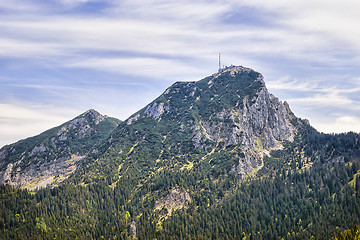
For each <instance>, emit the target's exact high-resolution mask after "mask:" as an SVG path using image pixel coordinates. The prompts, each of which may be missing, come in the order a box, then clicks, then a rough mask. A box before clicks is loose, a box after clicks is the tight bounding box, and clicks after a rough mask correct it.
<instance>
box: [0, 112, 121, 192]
mask: <svg viewBox="0 0 360 240" xmlns="http://www.w3.org/2000/svg"><path fill="white" fill-rule="evenodd" d="M119 123H120V121H119V120H117V119H114V118H109V117H104V116H103V115H101V114H100V113H99V112H97V111H95V110H94V109H90V110H88V111H86V112H85V113H83V114H81V115H79V116H78V117H76V118H74V119H73V120H71V121H69V122H67V123H64V124H62V125H61V126H58V127H55V128H53V129H50V130H48V131H46V132H44V133H42V134H40V135H37V136H35V137H31V138H28V139H25V140H21V141H19V142H17V143H14V144H11V145H9V146H5V147H3V148H2V149H0V184H1V183H8V184H11V185H15V186H18V187H23V188H28V189H32V190H35V189H39V188H43V187H46V186H53V185H57V184H59V183H61V182H62V181H63V180H65V179H66V178H68V177H69V176H70V175H71V174H72V173H73V172H74V171H75V170H76V169H77V166H78V162H79V161H80V160H82V159H83V158H84V157H85V156H86V155H87V154H88V153H89V152H90V151H93V150H94V149H95V147H96V144H98V142H99V141H101V140H104V139H106V138H107V137H108V136H109V134H110V132H111V131H112V130H114V129H115V128H116V127H117V126H118V124H119ZM95 150H96V149H95Z"/></svg>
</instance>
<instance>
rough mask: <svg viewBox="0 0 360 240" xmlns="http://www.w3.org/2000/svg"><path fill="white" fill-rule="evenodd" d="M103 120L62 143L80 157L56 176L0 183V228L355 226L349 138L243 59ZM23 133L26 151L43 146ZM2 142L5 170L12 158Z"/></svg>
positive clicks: (230, 234)
mask: <svg viewBox="0 0 360 240" xmlns="http://www.w3.org/2000/svg"><path fill="white" fill-rule="evenodd" d="M73 121H74V120H73ZM104 121H105V120H103V121H102V122H104ZM75 122H77V120H76V121H75ZM68 124H69V123H68ZM89 125H90V126H91V127H92V128H95V127H96V126H98V125H99V124H98V125H96V124H95V126H93V125H91V124H89ZM115 125H117V124H115ZM65 126H68V125H66V124H65ZM69 126H70V125H69ZM70 128H71V127H70ZM82 128H83V127H80V128H77V129H78V130H76V131H75V132H80V129H82ZM61 129H62V128H61V127H60V128H57V129H56V130H54V131H52V134H48V135H51V136H52V137H54V136H57V138H58V141H60V138H62V139H63V137H61V136H62V133H63V131H61ZM65 129H69V128H66V127H65ZM71 129H72V128H71ZM108 129H109V131H108V132H107V133H106V134H101V137H99V138H97V140H96V141H93V142H92V141H89V140H87V141H86V146H84V145H82V146H83V148H81V149H83V151H80V150H78V148H76V149H74V146H77V144H75V143H70V142H69V145H68V148H66V149H70V148H71V149H72V150H71V151H70V150H69V151H68V152H65V153H68V154H69V153H70V152H71V154H75V155H76V156H84V155H86V156H85V157H84V158H83V159H82V160H81V161H78V162H79V164H76V171H74V172H72V173H69V174H68V175H67V179H64V180H63V181H62V182H61V184H60V182H54V184H52V188H50V187H47V188H43V189H40V190H38V191H37V192H36V193H29V192H28V191H27V190H21V189H18V188H14V187H11V186H9V185H3V186H0V232H1V234H0V236H4V237H3V238H4V239H9V238H17V239H28V238H30V239H31V238H42V239H54V238H60V239H74V238H80V239H101V238H105V239H129V238H130V239H131V238H132V239H136V238H137V239H154V238H156V239H244V238H245V239H246V238H248V239H281V238H284V239H311V238H313V239H329V238H331V237H332V236H333V235H334V234H335V233H337V232H338V231H340V230H345V229H349V228H351V227H352V226H353V225H354V224H359V223H360V216H359V215H358V212H359V210H360V201H359V200H360V171H359V169H360V141H359V139H360V135H359V134H357V133H352V132H350V133H344V134H323V133H319V132H318V131H316V130H315V129H314V128H312V127H311V126H310V124H309V122H308V121H307V120H303V119H300V118H298V117H296V116H295V115H294V114H293V113H292V111H291V110H290V107H289V105H288V104H287V103H286V102H281V101H280V100H279V99H277V98H276V97H275V96H273V95H272V94H270V93H269V92H268V91H267V89H266V86H265V82H264V78H263V76H262V75H261V74H260V73H258V72H256V71H254V70H252V69H250V68H246V67H242V66H232V67H230V68H227V69H224V70H223V71H221V72H218V73H215V74H213V75H211V76H209V77H206V78H204V79H202V80H200V81H197V82H177V83H174V84H173V85H172V86H170V87H169V88H168V89H166V90H165V92H164V93H163V94H162V95H160V96H159V97H158V98H156V99H155V100H154V101H153V102H151V103H149V104H148V105H147V106H145V107H144V108H143V109H141V110H139V111H138V112H136V113H134V114H133V115H132V116H131V117H130V118H129V119H127V120H125V121H123V122H121V123H119V124H118V125H117V126H116V127H115V126H113V129H112V130H110V128H108ZM50 131H51V130H50ZM65 132H66V131H65ZM58 134H59V135H58ZM39 136H41V135H39ZM39 136H38V137H39ZM66 136H67V137H66V139H68V138H69V135H66ZM73 136H77V135H76V134H73ZM52 137H50V138H49V137H47V138H46V139H48V140H47V142H49V141H50V142H51V139H52ZM35 138H36V137H35ZM49 139H50V140H49ZM55 139H56V137H55ZM90 139H91V138H90ZM30 142H31V144H32V145H31V146H30V143H28V144H29V147H28V148H27V149H28V150H27V155H26V156H28V157H29V158H32V156H30V155H34V154H31V153H32V151H33V150H34V149H35V152H38V151H39V149H44V148H45V149H46V148H48V149H50V147H49V146H50V144H47V145H46V144H45V143H44V146H43V147H44V148H43V147H41V142H42V141H41V142H36V141H34V140H32V141H30ZM35 142H36V143H35ZM75 142H76V141H75ZM17 144H19V143H17ZM84 144H85V142H84ZM11 146H12V145H10V146H7V147H6V148H3V149H2V150H1V152H4V150H6V153H3V154H2V155H1V156H5V155H6V159H13V160H11V161H12V162H10V160H6V161H7V162H5V161H4V160H2V161H1V163H2V166H5V167H3V169H4V170H3V171H4V172H5V173H6V169H8V168H9V167H8V166H9V162H10V163H11V164H12V166H14V165H15V162H16V161H19V160H16V159H19V157H12V156H15V155H13V154H12V153H11V151H13V150H11V151H10V148H11ZM14 149H17V148H15V147H14ZM22 152H23V151H18V153H17V154H18V155H17V156H21V154H22ZM45 152H47V151H45ZM62 153H63V151H62V150H61V149H59V151H58V152H57V154H58V155H59V156H60V154H62ZM4 154H5V155H4ZM71 154H70V155H67V156H71ZM47 156H48V155H47ZM3 159H5V158H4V157H3ZM70 159H71V158H70ZM68 160H69V159H68ZM33 161H36V160H33ZM3 162H5V163H3ZM80 163H81V164H80ZM19 165H20V163H19ZM17 166H18V165H16V167H17ZM28 166H29V167H30V166H31V167H33V166H35V164H33V163H32V162H28ZM38 166H40V167H41V166H46V164H42V163H41V162H38ZM33 168H34V167H33ZM12 169H14V170H15V167H12ZM14 170H13V172H14ZM8 172H9V171H8ZM35 172H36V173H37V174H40V175H41V174H42V172H43V171H42V170H41V169H38V170H37V171H35ZM15 173H16V172H15ZM7 176H9V174H8V175H7ZM55 178H56V177H55ZM55 178H54V179H55ZM19 179H20V178H19ZM56 185H58V186H56ZM53 186H55V187H53Z"/></svg>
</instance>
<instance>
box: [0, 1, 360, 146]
mask: <svg viewBox="0 0 360 240" xmlns="http://www.w3.org/2000/svg"><path fill="white" fill-rule="evenodd" d="M359 11H360V2H359V1H356V0H343V1H335V0H334V1H333V0H330V1H329V0H327V1H325V0H312V1H309V0H301V1H300V0H293V1H286V0H273V1H267V0H258V1H257V0H244V1H242V0H237V1H233V0H221V1H217V0H212V1H210V0H183V1H180V2H179V1H177V2H175V1H165V0H121V1H117V0H48V1H43V0H12V1H0V46H1V47H0V70H1V71H0V146H2V145H5V144H8V143H12V142H15V141H17V140H19V139H22V138H25V137H29V136H33V135H36V134H38V133H41V132H42V131H45V130H47V129H49V128H51V127H54V126H57V125H59V124H61V123H63V122H65V121H67V120H70V119H72V118H74V117H75V116H77V115H79V114H81V113H82V112H84V111H86V110H88V109H90V108H94V109H96V110H97V111H99V112H100V113H102V114H106V115H109V116H113V117H117V118H119V119H121V120H125V119H126V118H127V117H129V116H130V115H131V114H132V113H134V112H135V111H137V110H139V109H140V108H142V107H144V106H145V105H146V104H147V103H149V102H150V101H152V100H153V99H154V98H156V97H157V96H159V95H160V94H161V93H162V92H163V91H164V90H165V89H166V88H167V87H168V86H170V85H171V84H173V83H174V82H176V81H194V80H200V79H202V78H204V77H206V76H208V75H211V74H212V73H214V72H216V71H217V68H218V54H219V53H221V54H222V63H223V64H224V65H230V64H234V65H243V66H247V67H251V68H253V69H254V70H256V71H259V72H261V73H262V74H263V75H264V77H265V82H266V84H267V87H268V89H269V91H270V92H271V93H273V94H274V95H275V96H277V97H279V98H280V99H281V100H283V101H285V100H286V101H288V102H289V104H290V107H291V108H292V110H293V111H294V113H295V114H296V115H297V116H298V117H301V118H307V119H309V120H310V123H311V124H312V125H313V126H314V127H315V128H317V129H318V130H319V131H323V132H344V131H355V132H360V68H359V67H360V28H359V27H358V24H359V23H360V15H359V14H358V12H359Z"/></svg>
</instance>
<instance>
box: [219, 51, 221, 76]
mask: <svg viewBox="0 0 360 240" xmlns="http://www.w3.org/2000/svg"><path fill="white" fill-rule="evenodd" d="M220 70H221V55H220V53H219V72H220Z"/></svg>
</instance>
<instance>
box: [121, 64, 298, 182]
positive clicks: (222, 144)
mask: <svg viewBox="0 0 360 240" xmlns="http://www.w3.org/2000/svg"><path fill="white" fill-rule="evenodd" d="M294 117H295V116H294V115H293V114H292V112H291V110H290V107H289V106H288V104H287V103H282V102H281V101H280V100H279V99H278V98H276V97H275V96H273V95H272V94H270V93H269V92H268V90H267V88H266V85H265V82H264V77H263V75H262V74H261V73H258V72H256V71H254V70H253V69H251V68H247V67H243V66H231V67H229V68H225V69H223V70H222V71H221V72H218V73H215V74H213V75H211V76H209V77H206V78H204V79H202V80H200V81H197V82H176V83H174V84H173V85H172V86H171V87H169V88H168V89H166V91H165V92H164V93H163V94H161V95H160V96H159V97H158V98H157V99H155V100H154V101H153V102H152V103H150V104H148V105H147V106H146V107H145V108H144V109H142V110H140V111H139V112H137V113H135V114H134V115H133V116H132V117H130V118H129V119H128V120H127V125H128V126H133V125H134V126H133V128H134V129H137V128H139V127H140V126H141V125H143V124H144V123H145V122H146V124H148V125H149V124H150V123H149V122H148V120H147V119H152V120H153V121H154V122H153V123H151V124H150V125H149V127H150V126H153V127H154V128H162V126H169V125H171V126H172V128H174V129H168V132H169V133H167V134H166V139H181V138H180V137H179V136H180V135H181V136H182V138H185V139H191V145H192V147H193V148H194V149H196V151H199V150H200V151H205V152H206V153H207V154H206V156H204V158H207V159H211V158H212V155H215V154H216V153H219V152H221V151H225V150H226V151H227V149H236V150H233V151H231V152H229V154H230V155H231V156H232V158H234V159H238V162H237V163H236V164H234V165H233V166H232V169H229V171H230V170H231V171H233V172H236V173H238V174H240V175H242V176H244V177H245V176H246V175H247V174H248V173H250V172H252V171H253V169H260V168H261V167H262V166H263V158H264V156H266V155H268V154H269V153H270V151H271V150H273V149H280V148H282V142H283V141H292V140H293V137H294V135H295V133H296V128H295V127H294V126H293V125H292V124H291V119H292V118H294ZM174 123H176V124H174ZM152 124H153V125H152ZM175 129H177V130H175ZM147 131H150V130H147ZM151 131H153V130H151ZM173 131H177V133H173ZM137 132H138V131H137ZM138 133H139V132H138ZM170 135H174V136H172V137H171V138H170ZM175 135H176V136H175ZM146 138H147V136H146V135H145V136H139V142H142V140H141V139H146ZM173 144H177V143H173ZM181 154H188V152H181Z"/></svg>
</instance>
